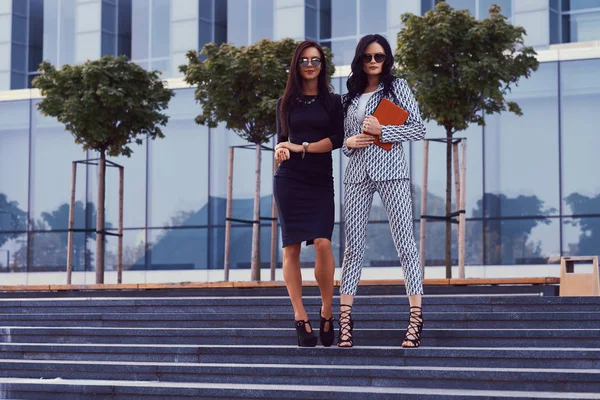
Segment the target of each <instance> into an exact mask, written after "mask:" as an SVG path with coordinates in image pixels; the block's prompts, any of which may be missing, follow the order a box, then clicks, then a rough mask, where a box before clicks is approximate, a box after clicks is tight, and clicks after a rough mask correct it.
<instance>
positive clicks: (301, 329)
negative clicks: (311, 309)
mask: <svg viewBox="0 0 600 400" xmlns="http://www.w3.org/2000/svg"><path fill="white" fill-rule="evenodd" d="M306 325H308V326H310V332H307V331H306ZM294 326H295V327H296V335H298V347H315V346H316V345H317V340H318V338H317V335H315V331H314V330H313V329H312V325H311V324H310V321H298V320H294Z"/></svg>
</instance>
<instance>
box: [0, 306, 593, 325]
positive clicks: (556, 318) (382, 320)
mask: <svg viewBox="0 0 600 400" xmlns="http://www.w3.org/2000/svg"><path fill="white" fill-rule="evenodd" d="M238 311H239V310H238ZM318 313H319V310H316V312H311V313H310V315H309V317H311V319H312V321H315V323H318V321H319V320H318V316H319V314H318ZM352 315H353V318H354V319H355V320H356V323H357V324H363V323H365V324H366V323H368V324H369V325H371V326H377V327H379V328H397V327H399V326H404V325H405V324H406V322H407V320H408V310H406V311H404V312H389V313H383V312H372V313H364V312H361V311H356V312H354V313H353V314H352ZM335 317H336V318H337V315H335ZM292 318H293V316H292V315H291V312H289V311H288V312H281V313H275V312H259V313H253V314H249V313H240V312H236V313H198V312H194V313H189V314H188V313H169V314H165V313H141V312H140V313H49V314H39V313H32V314H0V323H1V324H4V325H10V326H52V327H73V326H84V325H85V326H89V327H129V328H134V327H140V328H142V327H165V328H167V327H170V328H235V327H237V328H264V327H272V328H289V327H290V326H291V324H292V321H291V319H292ZM425 318H426V323H427V327H428V328H438V329H443V328H455V329H470V328H498V329H502V328H508V327H510V326H514V325H515V324H518V327H519V328H520V329H525V328H529V329H539V328H553V329H560V328H571V329H573V328H577V329H584V328H600V312H525V313H516V312H426V314H425Z"/></svg>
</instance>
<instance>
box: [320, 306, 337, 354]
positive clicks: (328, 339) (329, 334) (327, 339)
mask: <svg viewBox="0 0 600 400" xmlns="http://www.w3.org/2000/svg"><path fill="white" fill-rule="evenodd" d="M322 310H323V309H321V311H322ZM321 311H319V316H320V317H321V325H320V326H319V337H320V338H321V344H322V345H323V346H325V347H329V346H331V345H332V344H333V341H334V340H335V330H334V329H333V321H334V320H333V316H332V317H331V318H329V319H325V318H323V314H322V313H321ZM326 323H329V330H328V331H325V324H326Z"/></svg>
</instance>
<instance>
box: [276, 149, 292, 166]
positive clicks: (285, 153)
mask: <svg viewBox="0 0 600 400" xmlns="http://www.w3.org/2000/svg"><path fill="white" fill-rule="evenodd" d="M289 159H290V151H289V150H288V149H286V148H283V147H280V148H278V149H275V161H277V162H278V163H280V162H283V161H285V160H289Z"/></svg>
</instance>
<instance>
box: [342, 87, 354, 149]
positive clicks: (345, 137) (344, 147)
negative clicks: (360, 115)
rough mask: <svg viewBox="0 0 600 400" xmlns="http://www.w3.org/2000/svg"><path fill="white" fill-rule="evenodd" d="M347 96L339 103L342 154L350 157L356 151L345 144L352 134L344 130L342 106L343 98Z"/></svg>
mask: <svg viewBox="0 0 600 400" xmlns="http://www.w3.org/2000/svg"><path fill="white" fill-rule="evenodd" d="M346 96H348V95H347V94H346V95H344V96H342V97H341V103H342V131H343V132H344V139H343V141H342V153H344V154H345V155H346V156H348V157H350V156H351V155H352V154H354V152H355V151H356V149H351V148H350V147H348V144H347V142H346V141H347V140H348V138H349V137H350V136H353V134H352V132H350V131H349V130H346V124H345V122H346V121H345V118H344V108H343V104H344V101H345V97H346Z"/></svg>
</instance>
